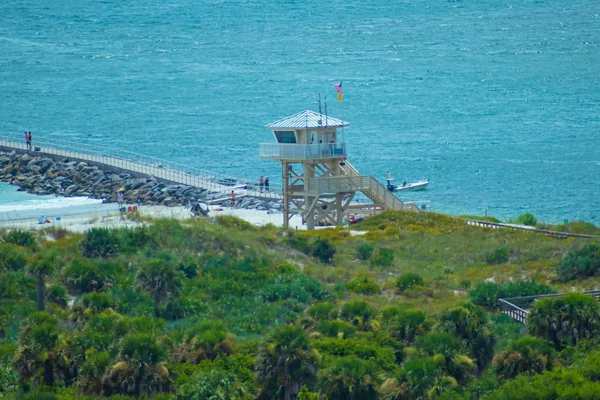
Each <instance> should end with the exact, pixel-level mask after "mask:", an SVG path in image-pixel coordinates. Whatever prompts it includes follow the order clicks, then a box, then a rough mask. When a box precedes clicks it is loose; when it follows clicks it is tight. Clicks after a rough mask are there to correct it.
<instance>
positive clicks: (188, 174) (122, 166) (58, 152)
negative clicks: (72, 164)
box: [0, 139, 282, 200]
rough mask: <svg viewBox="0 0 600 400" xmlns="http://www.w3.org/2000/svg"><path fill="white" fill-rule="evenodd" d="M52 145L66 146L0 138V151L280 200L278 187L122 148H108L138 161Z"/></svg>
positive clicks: (86, 148) (94, 150)
mask: <svg viewBox="0 0 600 400" xmlns="http://www.w3.org/2000/svg"><path fill="white" fill-rule="evenodd" d="M56 144H58V145H59V146H60V145H61V144H62V145H63V146H64V147H67V146H66V145H65V144H64V142H63V143H61V141H53V142H52V143H48V142H45V141H34V144H33V145H34V148H39V151H34V150H28V149H27V146H26V144H25V143H20V142H16V141H14V140H10V139H8V140H7V139H0V150H4V151H9V152H10V151H12V150H17V151H19V152H23V153H28V154H31V155H37V156H44V155H48V156H59V157H65V158H70V159H76V160H80V161H88V162H92V163H96V164H100V165H104V166H108V167H111V168H116V169H119V170H121V171H125V172H131V173H135V174H139V175H146V176H154V177H156V178H157V179H160V180H164V181H168V182H172V183H176V184H183V185H188V186H192V187H197V188H201V189H205V190H207V191H209V192H214V193H220V194H227V193H229V192H230V191H231V190H236V193H237V194H238V195H244V196H249V197H257V198H264V199H274V200H281V199H282V195H281V193H280V192H281V190H280V188H278V187H274V186H271V187H269V190H268V191H267V190H266V189H265V190H257V189H256V184H253V183H250V182H247V181H244V180H242V179H237V178H232V177H229V176H225V175H218V174H213V173H208V172H206V171H202V170H199V169H196V168H193V167H190V166H185V165H183V164H178V163H174V162H170V161H166V160H162V159H159V158H156V157H149V156H143V155H139V154H136V153H133V152H128V151H125V150H114V149H112V150H113V151H114V152H117V153H124V154H126V155H127V156H129V157H131V158H138V161H132V160H131V159H126V158H123V157H118V156H117V157H115V156H109V155H105V154H102V152H101V151H97V149H99V148H97V149H94V147H95V146H89V145H87V146H86V145H82V146H80V145H78V147H80V148H82V149H84V150H86V151H88V153H81V152H76V151H72V150H67V149H65V148H61V147H56ZM101 150H105V149H101ZM243 187H245V188H243Z"/></svg>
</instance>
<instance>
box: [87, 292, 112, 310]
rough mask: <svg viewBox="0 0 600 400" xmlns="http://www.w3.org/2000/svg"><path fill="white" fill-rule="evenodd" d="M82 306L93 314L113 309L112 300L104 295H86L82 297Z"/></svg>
mask: <svg viewBox="0 0 600 400" xmlns="http://www.w3.org/2000/svg"><path fill="white" fill-rule="evenodd" d="M83 305H84V306H85V307H86V308H90V309H91V310H93V311H94V312H97V313H99V312H102V311H103V310H105V309H107V308H110V307H113V300H112V298H111V297H110V296H109V295H108V294H106V293H96V292H94V293H88V294H86V295H85V296H83Z"/></svg>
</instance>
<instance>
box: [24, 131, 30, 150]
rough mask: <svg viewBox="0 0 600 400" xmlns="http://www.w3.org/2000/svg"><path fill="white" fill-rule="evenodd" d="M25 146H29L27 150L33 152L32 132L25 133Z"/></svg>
mask: <svg viewBox="0 0 600 400" xmlns="http://www.w3.org/2000/svg"><path fill="white" fill-rule="evenodd" d="M25 144H26V145H27V150H31V132H25Z"/></svg>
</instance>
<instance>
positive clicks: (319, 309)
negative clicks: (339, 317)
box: [307, 301, 335, 321]
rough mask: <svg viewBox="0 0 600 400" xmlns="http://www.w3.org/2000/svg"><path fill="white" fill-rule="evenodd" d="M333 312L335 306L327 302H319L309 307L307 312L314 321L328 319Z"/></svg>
mask: <svg viewBox="0 0 600 400" xmlns="http://www.w3.org/2000/svg"><path fill="white" fill-rule="evenodd" d="M334 310H335V306H334V305H333V304H331V303H329V302H325V301H324V302H320V303H316V304H314V305H312V306H310V307H309V308H308V310H307V312H308V315H310V316H311V318H312V319H314V320H315V321H320V320H323V319H328V318H329V317H330V316H331V315H332V314H333V311H334Z"/></svg>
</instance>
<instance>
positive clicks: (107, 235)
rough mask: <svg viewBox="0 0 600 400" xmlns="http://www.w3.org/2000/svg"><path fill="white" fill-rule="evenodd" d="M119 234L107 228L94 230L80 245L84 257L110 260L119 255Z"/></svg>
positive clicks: (86, 235)
mask: <svg viewBox="0 0 600 400" xmlns="http://www.w3.org/2000/svg"><path fill="white" fill-rule="evenodd" d="M120 247H121V246H120V243H119V238H118V232H117V231H115V230H111V229H106V228H92V229H90V230H89V231H88V232H87V233H86V234H85V236H84V238H83V240H82V241H81V242H80V243H79V250H80V251H81V254H82V255H83V256H84V257H87V258H94V257H101V258H108V257H110V256H114V255H117V254H118V253H119V248H120Z"/></svg>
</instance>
